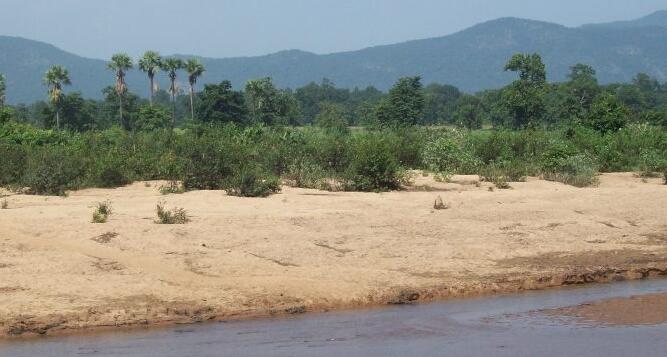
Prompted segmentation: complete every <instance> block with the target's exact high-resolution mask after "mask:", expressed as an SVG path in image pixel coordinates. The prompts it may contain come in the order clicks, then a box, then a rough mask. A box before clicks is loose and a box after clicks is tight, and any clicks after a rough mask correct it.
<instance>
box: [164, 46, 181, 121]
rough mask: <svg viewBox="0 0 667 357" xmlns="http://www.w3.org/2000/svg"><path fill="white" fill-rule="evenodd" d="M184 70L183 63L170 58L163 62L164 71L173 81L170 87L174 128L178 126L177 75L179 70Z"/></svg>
mask: <svg viewBox="0 0 667 357" xmlns="http://www.w3.org/2000/svg"><path fill="white" fill-rule="evenodd" d="M182 68H183V61H182V60H180V59H178V58H175V57H170V58H167V59H165V60H164V61H162V70H163V71H165V72H167V75H168V76H169V80H170V81H171V86H170V87H169V93H171V103H172V106H173V108H172V114H173V118H172V126H176V74H177V72H178V70H179V69H182Z"/></svg>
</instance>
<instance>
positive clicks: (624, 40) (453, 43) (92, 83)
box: [0, 11, 667, 103]
mask: <svg viewBox="0 0 667 357" xmlns="http://www.w3.org/2000/svg"><path fill="white" fill-rule="evenodd" d="M517 52H538V53H540V54H541V55H542V57H543V58H544V60H545V62H546V64H547V69H548V77H549V80H551V81H561V80H564V79H565V78H566V75H567V73H568V69H569V67H570V66H571V65H573V64H575V63H586V64H590V65H592V66H593V67H595V69H596V70H597V72H598V78H599V79H600V81H601V82H602V83H609V82H627V81H630V80H631V79H632V78H633V77H634V76H635V75H636V74H637V73H639V72H644V73H648V74H649V75H651V76H654V77H656V78H658V79H659V80H661V81H665V80H667V11H660V12H656V13H654V14H651V15H649V16H646V17H643V18H641V19H637V20H633V21H623V22H613V23H606V24H593V25H585V26H581V27H578V28H568V27H565V26H561V25H557V24H552V23H546V22H539V21H532V20H524V19H517V18H501V19H498V20H493V21H489V22H485V23H482V24H479V25H476V26H473V27H471V28H468V29H466V30H463V31H461V32H458V33H455V34H452V35H448V36H443V37H437V38H430V39H424V40H416V41H409V42H403V43H399V44H394V45H387V46H377V47H370V48H366V49H362V50H359V51H351V52H341V53H333V54H326V55H317V54H314V53H309V52H304V51H298V50H289V51H282V52H278V53H274V54H270V55H266V56H258V57H238V58H225V59H214V58H201V60H202V61H203V62H204V64H205V65H206V68H207V72H206V74H205V76H204V77H203V78H202V80H201V82H202V83H212V82H220V81H221V80H223V79H229V80H231V81H232V83H233V84H234V86H236V87H237V88H240V87H242V86H243V84H244V83H245V82H246V81H247V80H249V79H253V78H260V77H266V76H269V77H273V79H274V81H275V83H276V84H277V85H279V86H280V87H291V88H295V87H299V86H303V85H305V84H307V83H309V82H311V81H320V80H321V79H322V78H329V79H331V80H332V81H333V82H334V83H335V84H336V85H338V86H340V87H348V88H352V87H366V86H369V85H373V86H376V87H378V88H380V89H383V90H386V89H387V88H389V87H390V86H391V85H392V84H393V83H394V82H395V81H396V79H398V78H400V77H403V76H411V75H421V76H422V77H423V79H424V82H425V83H430V82H439V83H446V84H452V85H455V86H457V87H459V88H461V89H462V90H465V91H468V92H474V91H479V90H483V89H490V88H498V87H501V86H503V85H505V84H507V83H509V82H510V81H511V80H512V79H513V78H514V76H513V75H512V74H511V73H505V72H503V65H504V64H505V62H506V61H507V60H508V59H509V58H510V57H511V56H512V55H513V54H514V53H517ZM52 64H62V65H64V66H66V67H67V68H68V69H69V70H70V73H71V78H72V82H73V85H72V86H71V87H70V88H69V89H68V90H77V91H81V92H82V93H83V94H84V95H85V96H87V97H91V98H100V97H101V89H102V88H104V87H105V86H107V85H110V84H111V83H113V80H114V76H113V73H111V72H110V71H108V70H107V69H106V63H105V62H104V61H102V60H98V59H90V58H84V57H80V56H77V55H74V54H71V53H68V52H65V51H63V50H60V49H58V48H56V47H54V46H51V45H49V44H46V43H42V42H38V41H32V40H27V39H23V38H17V37H6V36H0V73H4V74H5V75H6V77H7V87H8V89H7V99H8V102H9V103H20V102H22V103H29V102H32V101H35V100H39V99H43V98H45V91H46V90H45V88H44V87H43V86H42V83H41V78H42V76H43V73H44V72H45V71H46V69H47V68H48V67H49V66H50V65H52ZM182 78H184V76H183V77H182ZM161 81H162V82H163V83H164V84H166V83H165V82H166V79H165V78H164V75H162V79H161ZM146 82H147V80H146V78H145V76H144V75H143V73H140V72H139V71H136V70H134V71H131V72H130V74H129V75H128V85H129V87H130V89H131V90H132V91H134V92H136V93H139V94H141V95H145V93H146V92H147V87H148V85H147V84H146Z"/></svg>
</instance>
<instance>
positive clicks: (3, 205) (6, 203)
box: [0, 198, 9, 209]
mask: <svg viewBox="0 0 667 357" xmlns="http://www.w3.org/2000/svg"><path fill="white" fill-rule="evenodd" d="M8 208H9V201H7V199H6V198H5V199H4V200H2V203H0V209H8Z"/></svg>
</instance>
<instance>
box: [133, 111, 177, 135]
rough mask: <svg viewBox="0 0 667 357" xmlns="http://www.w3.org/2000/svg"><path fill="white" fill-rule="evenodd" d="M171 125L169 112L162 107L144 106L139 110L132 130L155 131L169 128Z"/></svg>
mask: <svg viewBox="0 0 667 357" xmlns="http://www.w3.org/2000/svg"><path fill="white" fill-rule="evenodd" d="M170 124H171V114H170V113H169V110H167V109H165V108H163V107H161V106H157V105H155V106H151V105H144V106H141V107H140V108H139V112H138V113H137V117H136V119H135V121H134V123H133V125H132V129H134V130H137V131H153V130H156V129H162V128H168V127H169V125H170Z"/></svg>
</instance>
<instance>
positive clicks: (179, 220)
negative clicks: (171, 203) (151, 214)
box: [155, 202, 190, 224]
mask: <svg viewBox="0 0 667 357" xmlns="http://www.w3.org/2000/svg"><path fill="white" fill-rule="evenodd" d="M155 213H156V214H157V220H156V221H155V223H157V224H186V223H188V222H190V217H188V212H187V211H186V210H185V209H183V208H174V209H171V210H168V209H167V208H165V203H164V202H158V204H157V207H156V208H155Z"/></svg>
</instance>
